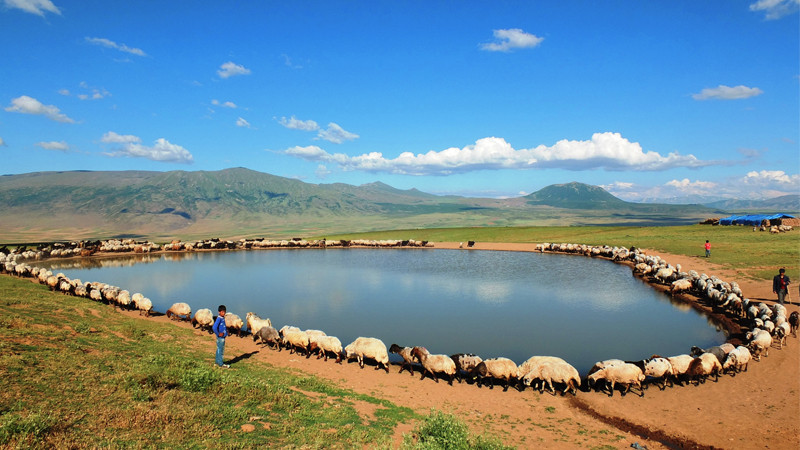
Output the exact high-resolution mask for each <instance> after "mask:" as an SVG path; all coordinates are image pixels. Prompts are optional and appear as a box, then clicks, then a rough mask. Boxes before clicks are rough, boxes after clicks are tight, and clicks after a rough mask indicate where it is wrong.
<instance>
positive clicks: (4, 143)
mask: <svg viewBox="0 0 800 450" xmlns="http://www.w3.org/2000/svg"><path fill="white" fill-rule="evenodd" d="M5 146H6V141H4V140H3V138H1V137H0V147H5Z"/></svg>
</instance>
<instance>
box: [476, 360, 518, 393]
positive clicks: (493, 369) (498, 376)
mask: <svg viewBox="0 0 800 450" xmlns="http://www.w3.org/2000/svg"><path fill="white" fill-rule="evenodd" d="M472 373H473V374H475V375H477V376H478V379H477V384H478V387H480V386H481V385H482V384H486V383H487V382H488V383H489V389H492V388H493V387H494V382H493V380H505V382H506V385H505V386H504V387H503V391H507V390H508V386H509V384H511V379H515V380H516V379H518V377H519V367H517V364H516V363H515V362H514V361H512V360H510V359H508V358H502V357H501V358H489V359H484V360H483V361H481V362H480V363H479V364H478V365H477V366H475V368H474V369H472Z"/></svg>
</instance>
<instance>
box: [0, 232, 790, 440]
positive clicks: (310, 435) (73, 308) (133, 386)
mask: <svg viewBox="0 0 800 450" xmlns="http://www.w3.org/2000/svg"><path fill="white" fill-rule="evenodd" d="M326 237H327V238H328V239H353V238H368V239H417V240H428V241H433V242H437V241H439V242H445V241H447V242H460V241H461V242H466V241H469V240H474V241H477V242H508V243H521V242H574V243H585V244H607V245H616V246H625V247H630V246H635V247H640V248H647V249H651V250H655V251H663V252H668V253H673V254H679V255H686V256H691V257H701V255H702V254H703V243H704V242H705V240H706V239H708V240H710V241H711V243H712V261H713V262H714V263H715V264H719V265H720V266H721V267H723V268H725V269H727V270H731V271H735V272H737V273H738V274H739V276H742V277H749V278H751V279H754V280H769V279H771V277H772V276H773V275H774V274H775V273H776V272H777V268H778V267H786V268H787V271H788V272H789V275H790V277H794V278H793V280H798V279H800V263H799V261H800V232H798V231H793V232H790V233H781V234H775V235H773V234H769V233H766V232H753V231H752V229H751V228H746V227H712V226H705V225H693V226H676V227H630V226H617V227H610V226H609V227H598V226H593V227H514V228H511V227H508V228H506V227H492V228H438V229H406V230H397V231H383V232H372V233H361V234H343V235H327V236H326ZM197 345H198V344H197V339H196V336H195V335H194V334H193V333H192V332H191V330H186V329H184V328H180V327H174V326H169V325H167V324H163V323H158V322H155V321H146V320H137V319H135V318H129V317H127V316H124V315H121V314H118V313H115V312H113V310H112V309H111V308H110V307H108V306H105V305H100V304H97V303H95V302H92V301H90V300H86V299H80V298H74V297H65V296H63V295H60V294H55V293H51V292H49V291H48V290H47V289H46V288H45V287H43V286H40V285H38V284H34V283H31V282H29V281H26V280H19V279H16V278H13V277H10V276H0V379H2V380H3V389H1V390H0V447H8V448H52V447H56V448H65V447H66V448H73V447H107V446H109V447H149V446H161V447H214V446H219V447H225V448H240V447H245V448H251V447H256V446H272V447H323V446H324V447H333V448H343V447H347V448H350V447H361V448H363V447H388V446H390V445H392V436H393V433H394V431H393V430H394V429H395V427H397V426H398V424H400V423H404V422H409V421H414V422H415V423H419V425H418V427H417V428H416V432H415V435H417V436H419V438H420V439H425V437H426V436H427V437H429V439H430V440H429V442H430V444H429V446H430V447H431V448H436V445H435V442H436V441H437V439H439V438H441V437H442V436H453V435H456V436H458V437H457V438H456V439H457V441H458V442H459V443H460V447H461V448H476V447H484V448H493V447H499V446H500V444H499V443H498V442H496V441H493V440H492V439H490V438H487V439H484V438H483V437H481V436H478V437H474V436H470V435H467V434H465V433H464V432H463V430H464V427H463V423H461V422H460V421H459V419H458V418H455V417H452V416H446V415H445V416H442V415H441V414H440V413H438V412H437V413H433V414H431V415H430V416H427V417H420V416H419V415H417V414H415V413H414V412H413V411H411V410H410V409H408V408H404V407H399V406H397V405H394V404H392V403H390V402H388V401H385V400H382V399H379V398H375V397H372V396H365V395H361V394H356V393H354V392H352V391H349V390H346V389H342V388H341V387H338V386H336V385H335V384H332V383H329V382H324V381H320V380H319V379H317V378H315V377H308V376H301V375H297V374H295V373H292V372H290V371H288V370H285V369H281V368H276V367H273V366H270V365H269V364H266V363H264V362H259V361H257V360H256V359H255V358H253V359H243V360H242V361H239V362H238V363H237V368H236V370H235V371H231V372H228V371H222V370H218V369H215V368H213V366H212V364H211V360H210V356H209V355H208V352H207V351H206V350H205V349H199V348H198V347H197ZM364 403H368V404H370V405H372V407H371V408H372V409H374V411H375V412H374V413H373V414H371V415H369V416H364V415H363V414H360V413H359V411H358V408H357V407H356V405H358V404H364ZM417 421H418V422H417ZM243 427H246V428H247V429H250V430H252V431H249V432H243V431H242V430H243V429H244V428H243ZM454 433H455V434H454ZM448 439H449V438H448ZM421 442H422V441H421V440H420V441H413V440H412V439H406V442H405V445H406V446H409V447H411V446H415V445H418V444H420V443H421Z"/></svg>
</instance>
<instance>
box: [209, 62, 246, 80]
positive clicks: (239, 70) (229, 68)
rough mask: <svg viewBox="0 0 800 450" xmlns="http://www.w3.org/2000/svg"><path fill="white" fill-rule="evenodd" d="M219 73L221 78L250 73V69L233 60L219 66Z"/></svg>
mask: <svg viewBox="0 0 800 450" xmlns="http://www.w3.org/2000/svg"><path fill="white" fill-rule="evenodd" d="M217 75H219V76H220V78H230V77H232V76H235V75H250V69H247V68H245V67H244V66H242V65H239V64H236V63H234V62H233V61H228V62H226V63H224V64H222V65H221V66H219V70H217Z"/></svg>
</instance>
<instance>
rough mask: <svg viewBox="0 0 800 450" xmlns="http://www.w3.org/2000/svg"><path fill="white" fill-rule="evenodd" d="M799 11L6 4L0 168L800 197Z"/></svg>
mask: <svg viewBox="0 0 800 450" xmlns="http://www.w3.org/2000/svg"><path fill="white" fill-rule="evenodd" d="M799 9H800V0H748V1H735V0H721V1H713V0H711V1H703V2H696V1H669V2H667V1H653V2H633V1H630V2H628V1H604V2H596V1H585V2H584V1H570V2H538V1H536V2H534V1H530V2H528V1H524V2H523V1H491V2H483V1H470V2H455V1H421V2H403V1H378V2H361V1H326V2H321V1H320V2H311V1H310V2H273V1H258V2H252V1H250V2H220V1H215V2H211V1H197V2H183V1H176V2H162V1H157V2H156V1H137V2H107V1H87V0H83V1H67V0H0V39H1V40H2V41H1V43H0V61H2V63H1V64H0V161H1V162H0V173H2V174H17V173H27V172H37V171H58V170H157V171H169V170H188V171H194V170H220V169H225V168H229V167H247V168H249V169H253V170H257V171H261V172H267V173H271V174H274V175H279V176H283V177H290V178H297V179H300V180H303V181H305V182H308V183H336V182H342V183H348V184H354V185H360V184H364V183H370V182H374V181H381V182H384V183H387V184H389V185H392V186H394V187H397V188H400V189H410V188H417V189H420V190H422V191H425V192H430V193H435V194H456V195H465V196H481V197H515V196H519V195H524V194H527V193H531V192H535V191H536V190H538V189H541V188H542V187H545V186H548V185H551V184H557V183H566V182H570V181H580V182H584V183H588V184H593V185H599V186H602V187H604V188H606V189H607V190H609V191H610V192H612V193H613V194H615V195H617V196H619V197H621V198H624V199H628V200H634V201H639V200H649V201H652V200H659V201H661V200H667V199H670V198H680V199H698V198H768V197H774V196H777V195H783V194H787V193H800V148H799V146H800V144H798V143H799V142H800V18H799V16H800V15H799V14H798V10H799Z"/></svg>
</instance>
